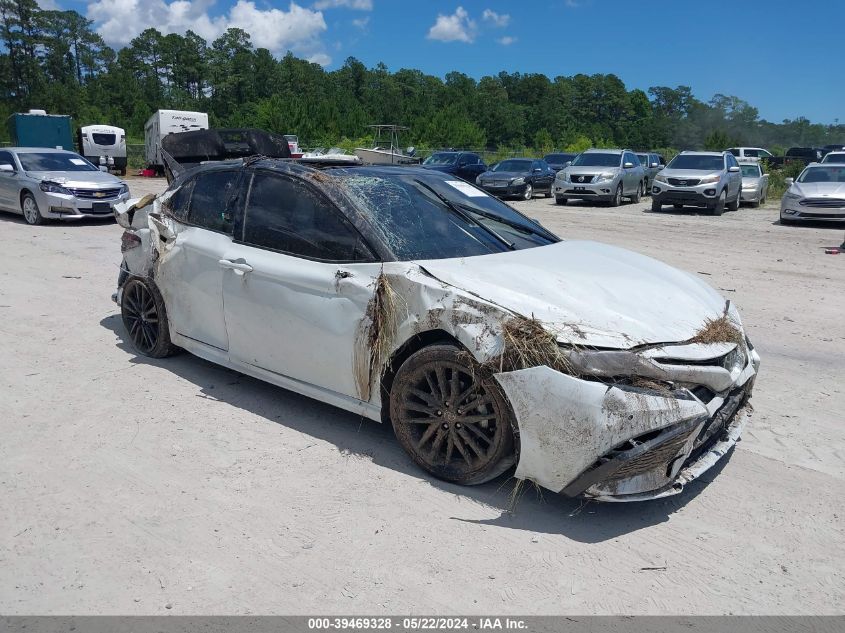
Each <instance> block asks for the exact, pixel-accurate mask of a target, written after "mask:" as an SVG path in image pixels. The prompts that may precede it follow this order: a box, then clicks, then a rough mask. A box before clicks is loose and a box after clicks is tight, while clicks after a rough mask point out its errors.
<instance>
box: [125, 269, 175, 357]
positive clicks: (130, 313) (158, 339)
mask: <svg viewBox="0 0 845 633" xmlns="http://www.w3.org/2000/svg"><path fill="white" fill-rule="evenodd" d="M120 315H121V317H122V318H123V326H124V327H125V328H126V331H127V332H128V334H129V338H130V339H131V341H132V347H134V348H135V350H136V351H137V352H138V353H139V354H143V355H144V356H150V357H152V358H163V357H165V356H170V355H172V354H174V353H175V352H176V351H177V350H178V349H179V348H178V347H176V346H175V345H173V343H171V342H170V328H169V327H168V325H167V311H166V310H165V308H164V300H163V299H162V298H161V295H160V294H159V292H158V289H157V288H156V287H155V286H153V285H152V284H149V283H147V282H146V281H144V280H142V279H139V278H137V277H134V278H132V279H129V280H128V281H127V282H126V283H125V284H124V286H123V294H122V295H121V301H120Z"/></svg>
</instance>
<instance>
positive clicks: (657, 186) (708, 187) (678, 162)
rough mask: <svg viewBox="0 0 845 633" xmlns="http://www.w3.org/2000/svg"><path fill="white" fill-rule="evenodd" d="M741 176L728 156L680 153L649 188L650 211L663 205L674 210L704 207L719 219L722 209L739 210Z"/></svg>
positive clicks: (725, 153) (654, 210) (727, 153)
mask: <svg viewBox="0 0 845 633" xmlns="http://www.w3.org/2000/svg"><path fill="white" fill-rule="evenodd" d="M741 194H742V172H740V170H739V163H737V162H736V158H734V156H733V155H732V154H731V153H730V152H681V153H680V154H678V155H677V156H675V158H673V159H672V160H671V161H669V164H668V165H666V168H665V169H663V170H662V171H661V172H660V173H659V174H657V176H655V177H654V184H653V186H652V188H651V196H652V197H651V210H652V212H654V213H656V212H658V211H661V210H662V209H663V206H664V205H667V204H671V205H672V206H673V207H675V208H676V209H681V208H683V207H685V206H691V207H704V208H706V209H708V210H709V211H710V213H711V214H712V215H722V212H723V211H724V210H725V206H727V207H728V209H730V210H731V211H736V210H737V209H738V208H739V200H740V195H741Z"/></svg>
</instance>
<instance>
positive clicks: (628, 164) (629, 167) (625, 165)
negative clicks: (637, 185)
mask: <svg viewBox="0 0 845 633" xmlns="http://www.w3.org/2000/svg"><path fill="white" fill-rule="evenodd" d="M622 166H623V167H624V168H625V169H631V167H633V166H634V163H625V164H624V165H622Z"/></svg>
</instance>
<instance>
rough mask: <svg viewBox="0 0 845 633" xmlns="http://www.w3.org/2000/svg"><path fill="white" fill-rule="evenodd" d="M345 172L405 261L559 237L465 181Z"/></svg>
mask: <svg viewBox="0 0 845 633" xmlns="http://www.w3.org/2000/svg"><path fill="white" fill-rule="evenodd" d="M415 171H416V170H415ZM336 173H337V172H336ZM339 175H340V174H339ZM343 176H344V183H345V191H346V193H347V195H348V196H349V198H350V199H351V200H352V201H353V202H354V203H355V204H356V206H357V207H358V208H360V209H361V210H362V212H363V213H364V215H365V216H366V217H367V218H368V219H369V221H370V224H371V225H372V227H373V229H374V230H375V231H376V232H377V233H378V234H379V236H380V238H381V240H382V242H383V243H384V244H385V245H386V246H387V247H388V248H389V249H390V250H391V252H392V253H393V254H394V255H395V256H396V257H397V259H399V260H400V261H410V260H417V259H448V258H454V257H471V256H473V255H486V254H489V253H499V252H504V251H508V250H519V249H523V248H532V247H535V246H544V245H546V244H551V243H554V242H557V241H559V239H558V238H557V237H556V236H555V235H554V234H552V233H550V232H549V231H547V230H546V229H544V228H543V227H542V226H540V225H539V224H537V223H535V222H533V221H531V220H529V219H528V218H526V217H525V216H524V215H522V214H521V213H519V212H517V211H515V210H514V209H512V208H511V207H509V206H507V205H506V204H504V203H503V202H501V201H500V200H498V199H496V198H494V197H493V196H490V195H488V194H487V193H485V192H484V191H482V190H480V189H478V188H477V187H475V186H473V185H471V184H469V183H467V182H464V181H462V180H456V179H451V178H449V177H446V178H437V177H433V176H428V175H427V174H420V173H419V171H416V173H414V172H409V173H407V174H385V173H383V172H382V173H379V172H371V171H369V170H367V171H364V170H356V171H350V172H346V173H345V174H343Z"/></svg>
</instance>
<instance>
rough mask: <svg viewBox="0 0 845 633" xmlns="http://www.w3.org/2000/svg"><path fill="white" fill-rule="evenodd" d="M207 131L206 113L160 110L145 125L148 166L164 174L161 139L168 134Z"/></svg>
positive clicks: (145, 150)
mask: <svg viewBox="0 0 845 633" xmlns="http://www.w3.org/2000/svg"><path fill="white" fill-rule="evenodd" d="M207 129H208V115H207V114H206V113H205V112H185V111H182V110H158V111H157V112H156V113H155V114H153V115H152V116H151V117H150V118H149V119H148V120H147V122H146V123H145V124H144V157H145V158H146V161H147V165H149V166H150V169H154V170H155V171H156V173H159V174H162V173H164V161H163V160H162V158H161V139H163V138H164V137H165V136H167V135H168V134H173V133H177V132H194V131H196V130H207Z"/></svg>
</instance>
